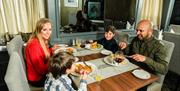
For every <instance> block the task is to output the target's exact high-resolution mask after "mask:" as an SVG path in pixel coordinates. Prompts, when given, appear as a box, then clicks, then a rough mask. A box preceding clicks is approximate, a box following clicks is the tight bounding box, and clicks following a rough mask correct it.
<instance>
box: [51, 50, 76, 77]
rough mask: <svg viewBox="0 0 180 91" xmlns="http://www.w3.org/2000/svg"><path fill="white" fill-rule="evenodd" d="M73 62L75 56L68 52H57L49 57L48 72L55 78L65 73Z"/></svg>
mask: <svg viewBox="0 0 180 91" xmlns="http://www.w3.org/2000/svg"><path fill="white" fill-rule="evenodd" d="M74 62H75V57H74V56H73V55H71V54H70V53H68V52H59V53H57V54H54V55H53V56H52V57H51V58H50V62H49V72H51V74H52V75H53V77H54V78H55V79H57V78H58V77H59V76H61V75H63V74H66V69H70V68H71V66H72V64H73V63H74Z"/></svg>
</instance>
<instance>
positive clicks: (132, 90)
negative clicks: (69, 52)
mask: <svg viewBox="0 0 180 91" xmlns="http://www.w3.org/2000/svg"><path fill="white" fill-rule="evenodd" d="M102 50H104V49H100V50H90V49H86V48H79V49H77V51H76V52H75V53H74V55H75V56H76V57H77V58H78V59H79V62H81V61H85V62H86V63H87V64H88V63H91V64H93V65H95V66H96V69H95V71H94V72H92V74H89V75H88V77H87V90H88V91H136V90H138V89H139V88H142V87H144V86H147V85H149V84H151V83H153V82H155V81H157V80H158V79H159V77H158V76H156V75H154V74H151V73H149V74H150V78H148V79H140V78H138V77H136V76H135V75H134V74H132V71H134V70H137V69H141V68H140V67H139V66H137V65H135V64H133V63H131V62H129V60H128V59H126V62H125V63H123V64H121V65H119V66H112V65H109V64H107V63H105V62H104V60H105V58H106V57H107V56H109V55H104V54H103V53H102V52H101V51H102ZM70 77H71V79H72V80H73V82H74V84H75V86H76V88H77V87H78V86H79V81H80V79H81V76H80V75H79V76H78V75H73V74H72V75H70Z"/></svg>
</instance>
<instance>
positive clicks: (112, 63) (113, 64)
mask: <svg viewBox="0 0 180 91" xmlns="http://www.w3.org/2000/svg"><path fill="white" fill-rule="evenodd" d="M104 62H105V63H107V64H109V65H112V66H120V65H125V64H127V63H128V60H127V59H126V58H125V59H124V61H123V62H121V63H117V62H115V61H114V60H113V59H112V58H111V57H110V56H107V57H105V58H104Z"/></svg>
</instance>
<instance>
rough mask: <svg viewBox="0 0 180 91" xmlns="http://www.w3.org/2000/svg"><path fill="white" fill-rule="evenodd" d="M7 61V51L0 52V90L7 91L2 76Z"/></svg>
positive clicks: (4, 72)
mask: <svg viewBox="0 0 180 91" xmlns="http://www.w3.org/2000/svg"><path fill="white" fill-rule="evenodd" d="M8 61H9V55H8V53H7V51H1V52H0V90H1V91H8V88H7V86H6V84H5V81H4V76H5V74H6V69H7V65H8Z"/></svg>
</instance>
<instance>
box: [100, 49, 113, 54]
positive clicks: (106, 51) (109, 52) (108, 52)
mask: <svg viewBox="0 0 180 91" xmlns="http://www.w3.org/2000/svg"><path fill="white" fill-rule="evenodd" d="M101 53H102V54H104V55H110V54H112V52H111V51H109V50H102V51H101Z"/></svg>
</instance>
